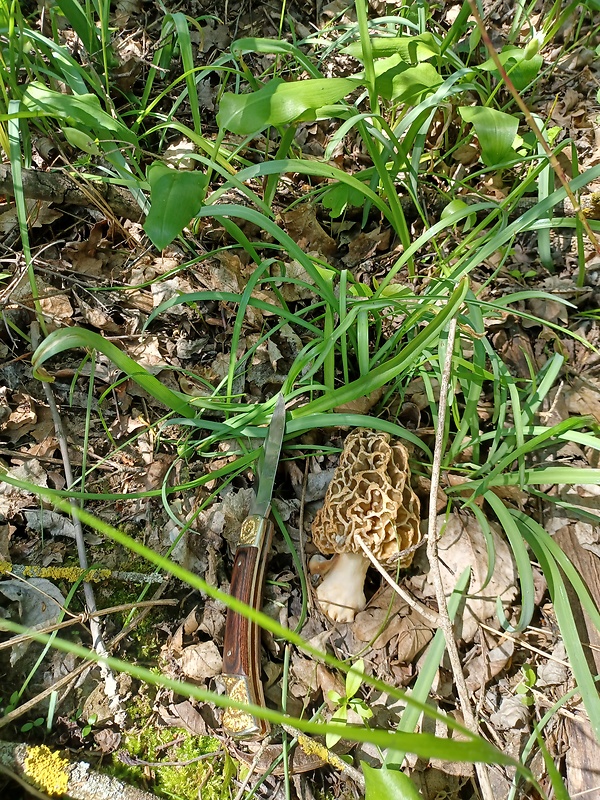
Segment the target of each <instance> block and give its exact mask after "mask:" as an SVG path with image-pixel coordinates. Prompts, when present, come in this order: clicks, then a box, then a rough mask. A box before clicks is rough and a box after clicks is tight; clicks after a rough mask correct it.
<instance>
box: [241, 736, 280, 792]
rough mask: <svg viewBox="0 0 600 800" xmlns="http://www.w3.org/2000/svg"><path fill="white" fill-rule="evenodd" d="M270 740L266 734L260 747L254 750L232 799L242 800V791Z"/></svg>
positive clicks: (256, 767)
mask: <svg viewBox="0 0 600 800" xmlns="http://www.w3.org/2000/svg"><path fill="white" fill-rule="evenodd" d="M270 742H271V737H270V736H267V737H266V739H264V740H263V741H262V742H261V743H260V747H259V748H258V750H257V751H256V753H255V755H254V758H253V759H252V763H251V764H250V766H249V767H248V772H247V774H246V777H245V778H244V780H243V781H242V785H241V786H240V788H239V790H238V793H237V794H236V796H235V798H234V800H242V797H243V796H244V792H245V791H246V786H248V784H249V783H250V781H251V779H252V776H253V775H254V773H255V772H256V770H257V769H258V765H259V763H260V759H261V758H262V754H263V753H264V752H265V750H266V749H267V747H268V746H269V744H270Z"/></svg>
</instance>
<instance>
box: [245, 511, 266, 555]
mask: <svg viewBox="0 0 600 800" xmlns="http://www.w3.org/2000/svg"><path fill="white" fill-rule="evenodd" d="M266 525H267V520H266V519H265V518H264V517H259V516H257V515H256V514H254V515H253V516H251V517H246V519H245V520H244V521H243V522H242V527H241V528H240V538H239V540H238V547H246V546H248V545H252V546H254V547H258V546H259V545H260V543H261V539H262V534H263V530H264V528H265V526H266Z"/></svg>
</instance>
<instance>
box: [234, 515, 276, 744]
mask: <svg viewBox="0 0 600 800" xmlns="http://www.w3.org/2000/svg"><path fill="white" fill-rule="evenodd" d="M272 537H273V524H272V523H271V522H270V521H269V520H266V519H264V518H263V517H248V518H247V519H246V520H245V521H244V524H243V526H242V531H241V534H240V544H239V545H238V548H237V550H236V552H235V559H234V562H233V572H232V575H231V590H230V591H231V596H232V597H235V598H236V599H237V600H241V601H242V602H243V603H246V604H247V605H249V606H251V607H252V608H254V609H257V610H259V609H260V607H261V606H262V591H263V584H264V577H265V567H266V562H267V556H268V552H269V549H270V547H271V539H272ZM260 672H261V669H260V628H259V626H258V625H257V624H256V623H255V622H251V621H250V620H249V619H247V618H246V617H244V615H243V614H239V613H238V612H237V611H233V610H232V609H228V610H227V620H226V623H225V640H224V643H223V682H224V683H225V689H226V692H227V694H228V695H229V696H230V697H231V698H232V699H234V700H239V701H240V702H243V703H252V704H253V705H258V706H264V704H265V699H264V693H263V687H262V682H261V679H260ZM223 728H224V730H225V731H226V732H227V733H229V734H230V735H231V736H235V737H236V738H241V739H242V738H251V737H252V738H253V737H260V736H265V735H266V734H267V733H268V732H269V724H268V723H267V722H266V721H265V720H261V719H258V718H257V717H254V716H253V715H252V714H249V713H247V712H245V711H243V710H241V709H236V708H227V709H225V712H224V714H223Z"/></svg>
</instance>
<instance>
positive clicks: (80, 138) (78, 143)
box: [62, 125, 102, 156]
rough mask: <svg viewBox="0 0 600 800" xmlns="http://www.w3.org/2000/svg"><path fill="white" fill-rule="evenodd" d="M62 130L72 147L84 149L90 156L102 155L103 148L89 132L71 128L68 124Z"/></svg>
mask: <svg viewBox="0 0 600 800" xmlns="http://www.w3.org/2000/svg"><path fill="white" fill-rule="evenodd" d="M62 132H63V133H64V135H65V139H66V140H67V142H68V143H69V144H70V145H71V147H76V148H77V149H78V150H83V152H84V153H88V154H89V155H90V156H100V155H102V150H100V148H99V147H98V145H97V144H95V142H94V140H93V139H92V137H91V136H90V134H89V133H86V132H85V131H80V130H79V129H78V128H69V126H68V125H63V127H62Z"/></svg>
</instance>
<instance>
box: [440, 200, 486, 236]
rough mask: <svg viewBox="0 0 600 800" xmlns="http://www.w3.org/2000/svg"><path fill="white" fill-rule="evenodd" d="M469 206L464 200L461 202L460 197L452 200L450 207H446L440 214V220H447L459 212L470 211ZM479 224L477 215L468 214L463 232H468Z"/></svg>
mask: <svg viewBox="0 0 600 800" xmlns="http://www.w3.org/2000/svg"><path fill="white" fill-rule="evenodd" d="M468 207H469V206H468V204H467V203H465V201H464V200H461V199H460V198H459V197H456V198H455V199H454V200H451V201H450V202H449V203H448V205H446V206H444V208H443V209H442V213H441V214H440V219H446V218H447V217H449V216H450V215H451V214H455V213H456V212H457V211H464V210H466V209H468ZM476 222H477V214H468V216H467V219H466V221H465V224H464V226H463V230H465V231H468V230H469V228H472V227H473V225H474V224H475V223H476Z"/></svg>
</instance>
